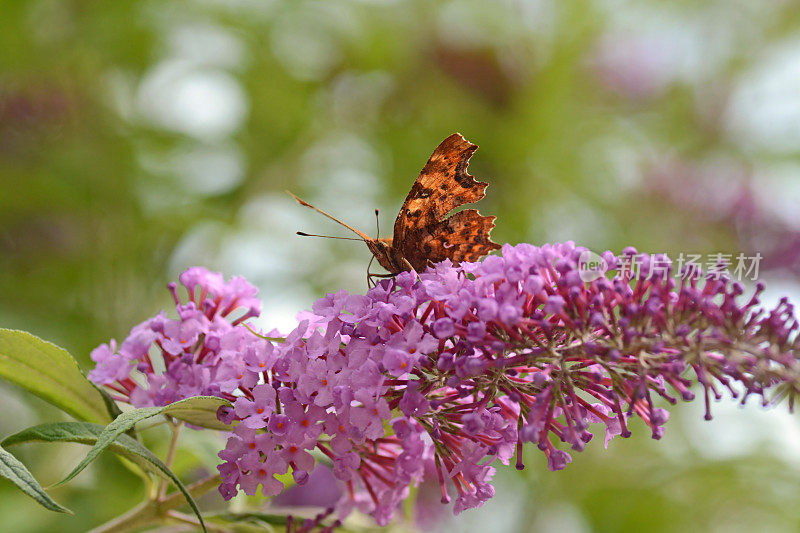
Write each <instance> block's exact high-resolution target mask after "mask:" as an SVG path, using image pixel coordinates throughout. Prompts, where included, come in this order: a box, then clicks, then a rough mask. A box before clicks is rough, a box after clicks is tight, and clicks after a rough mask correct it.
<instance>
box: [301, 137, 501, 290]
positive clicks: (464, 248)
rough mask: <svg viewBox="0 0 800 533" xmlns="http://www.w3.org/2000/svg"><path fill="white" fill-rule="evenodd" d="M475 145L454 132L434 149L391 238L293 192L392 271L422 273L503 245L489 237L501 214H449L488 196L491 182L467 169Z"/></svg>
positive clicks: (471, 212)
mask: <svg viewBox="0 0 800 533" xmlns="http://www.w3.org/2000/svg"><path fill="white" fill-rule="evenodd" d="M477 149H478V147H477V146H476V145H474V144H472V143H470V142H469V141H467V140H466V139H464V137H462V136H461V134H459V133H454V134H452V135H451V136H449V137H448V138H446V139H445V140H444V141H442V143H441V144H440V145H439V146H437V147H436V149H435V150H434V151H433V154H431V156H430V158H429V159H428V162H427V163H425V166H424V167H423V168H422V172H420V174H419V177H417V179H416V181H415V182H414V185H413V186H412V187H411V191H409V193H408V196H406V200H405V202H403V207H401V208H400V213H399V214H398V215H397V219H396V220H395V222H394V236H393V237H392V238H390V239H389V238H384V239H381V238H375V239H373V238H371V237H369V236H368V235H366V234H365V233H363V232H361V231H358V230H357V229H355V228H353V227H351V226H349V225H348V224H345V223H344V222H342V221H341V220H339V219H338V218H336V217H334V216H332V215H330V214H328V213H326V212H325V211H322V210H321V209H318V208H316V207H314V206H313V205H311V204H309V203H308V202H306V201H305V200H302V199H300V198H298V197H297V196H295V195H293V194H292V193H289V194H292V196H293V197H294V199H295V200H297V201H298V202H299V203H300V204H301V205H304V206H306V207H310V208H311V209H314V210H315V211H317V212H319V213H321V214H323V215H325V216H326V217H328V218H330V219H331V220H334V221H335V222H337V223H339V224H341V225H342V226H344V227H345V228H347V229H349V230H350V231H352V232H354V233H355V234H356V235H358V236H359V237H360V239H361V240H363V241H364V242H365V243H366V245H367V247H368V248H369V251H370V252H372V255H373V256H374V257H373V258H374V259H377V260H378V263H380V265H381V266H382V267H383V268H385V269H386V270H387V272H389V275H396V274H399V273H400V272H403V271H406V270H414V271H416V272H421V271H423V270H425V269H426V268H427V267H428V266H430V265H431V264H433V263H438V262H440V261H444V260H445V259H450V260H451V261H453V262H454V263H458V262H461V261H477V260H478V259H480V258H481V257H483V256H484V255H486V254H488V253H489V252H491V251H492V250H497V249H499V248H500V245H499V244H497V243H495V242H492V240H491V238H490V236H489V234H490V233H491V231H492V228H494V221H495V219H496V218H497V217H494V216H482V215H481V214H480V213H478V211H477V210H476V209H465V210H463V211H459V212H457V213H455V214H453V215H451V216H447V215H448V214H449V213H450V212H451V211H453V210H454V209H456V208H458V207H461V206H462V205H465V204H471V203H474V202H477V201H478V200H480V199H481V198H483V197H484V196H486V192H485V191H486V187H488V186H489V185H488V184H487V183H485V182H482V181H477V180H475V178H474V177H472V176H470V175H469V174H468V173H467V165H468V164H469V159H470V157H472V154H473V153H474V152H475V150H477ZM376 213H377V211H376ZM297 233H298V234H299V235H304V236H314V235H309V234H307V233H303V232H299V231H298V232H297Z"/></svg>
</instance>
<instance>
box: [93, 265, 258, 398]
mask: <svg viewBox="0 0 800 533" xmlns="http://www.w3.org/2000/svg"><path fill="white" fill-rule="evenodd" d="M179 279H180V283H181V285H182V286H183V287H184V288H185V290H186V293H187V300H186V301H185V302H182V300H181V296H180V295H179V294H178V288H177V285H176V284H175V283H170V284H169V286H168V288H169V290H170V292H171V293H172V296H173V299H174V301H175V308H176V311H177V315H178V318H177V319H170V318H168V317H167V315H166V313H165V312H163V311H162V312H160V313H159V314H158V315H156V316H155V317H153V318H150V319H148V320H145V321H144V322H142V323H141V324H139V325H138V326H135V327H134V328H133V329H132V330H131V333H130V335H129V336H128V337H127V338H126V339H125V340H124V341H123V342H122V343H121V344H120V345H119V347H118V346H117V344H116V342H115V341H114V340H111V342H110V343H108V344H103V345H101V346H99V347H97V348H95V349H94V350H93V351H92V354H91V357H92V360H93V361H95V363H96V366H95V368H94V369H93V370H92V371H91V372H90V373H89V379H91V380H92V381H93V382H94V383H96V384H97V385H105V386H106V387H108V389H109V390H110V391H111V393H112V397H113V398H114V399H115V400H117V401H122V402H125V403H129V404H131V405H134V406H136V407H152V406H161V405H168V404H170V403H172V402H175V401H178V400H182V399H184V398H190V397H192V396H201V395H207V396H220V397H225V398H228V399H231V400H233V399H234V396H233V394H232V393H233V392H234V391H235V390H236V389H238V387H239V385H240V383H241V369H242V368H243V366H244V360H246V359H247V358H248V357H250V356H251V355H248V354H252V353H253V352H254V350H260V349H262V346H261V345H266V344H267V343H266V341H262V340H260V339H257V338H254V337H253V335H252V334H251V333H250V332H249V331H248V330H247V329H246V328H244V327H237V326H239V325H240V324H242V323H244V322H245V321H246V320H248V319H249V318H254V317H257V316H258V315H259V314H260V313H261V301H260V300H259V299H258V298H257V294H258V290H257V289H256V288H255V287H254V286H252V285H251V284H250V283H248V282H247V281H246V280H245V279H244V278H241V277H234V278H233V279H231V280H230V281H228V282H225V280H224V278H223V277H222V275H221V274H219V273H215V272H209V271H208V270H206V269H204V268H201V267H192V268H190V269H188V270H186V271H185V272H183V274H181V276H180V278H179Z"/></svg>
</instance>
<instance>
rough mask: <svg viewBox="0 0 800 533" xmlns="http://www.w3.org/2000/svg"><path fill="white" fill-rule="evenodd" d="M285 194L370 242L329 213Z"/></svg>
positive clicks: (290, 194)
mask: <svg viewBox="0 0 800 533" xmlns="http://www.w3.org/2000/svg"><path fill="white" fill-rule="evenodd" d="M286 192H287V193H288V194H289V196H291V197H292V198H294V199H295V200H297V203H299V204H300V205H304V206H306V207H309V208H311V209H313V210H314V211H316V212H317V213H319V214H321V215H324V216H326V217H328V218H329V219H331V220H333V221H334V222H336V223H337V224H341V225H342V226H344V227H345V228H347V229H349V230H350V231H352V232H353V233H355V234H356V235H358V236H359V237H361V238H362V239H363V240H365V241H370V240H372V239H370V238H369V236H367V234H365V233H361V232H360V231H358V230H357V229H355V228H354V227H353V226H350V225H348V224H345V223H344V222H342V221H341V220H339V219H338V218H336V217H335V216H333V215H331V214H329V213H326V212H325V211H323V210H322V209H320V208H318V207H314V206H313V205H311V204H310V203H308V202H306V201H305V200H303V199H302V198H300V197H298V196H296V195H294V194H292V193H291V192H289V191H286Z"/></svg>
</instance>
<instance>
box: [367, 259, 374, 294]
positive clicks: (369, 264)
mask: <svg viewBox="0 0 800 533" xmlns="http://www.w3.org/2000/svg"><path fill="white" fill-rule="evenodd" d="M374 260H375V256H374V255H373V256H372V257H370V259H369V263H368V264H367V290H369V289H371V288H372V287H374V286H375V284H374V283H372V273H371V272H370V271H369V268H370V267H371V266H372V262H373V261H374Z"/></svg>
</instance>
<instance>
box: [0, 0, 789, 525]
mask: <svg viewBox="0 0 800 533" xmlns="http://www.w3.org/2000/svg"><path fill="white" fill-rule="evenodd" d="M455 131H458V132H461V133H462V134H463V135H464V136H465V137H466V138H467V139H468V140H470V141H472V142H474V143H476V144H478V145H480V150H479V151H478V152H477V154H476V155H475V156H474V157H473V160H472V162H471V166H470V169H471V172H472V174H473V175H475V176H476V177H478V178H479V179H483V180H486V181H489V182H490V184H491V186H490V188H489V189H488V191H487V193H488V194H487V197H486V199H484V200H483V201H482V202H481V205H480V208H481V211H482V212H483V213H484V214H495V215H498V222H497V228H496V229H495V231H494V233H493V235H494V237H495V240H496V241H498V242H501V243H502V242H511V243H517V242H531V243H535V244H541V243H544V242H554V241H563V240H568V239H571V240H575V241H576V242H578V243H579V244H581V245H585V246H588V247H590V248H592V249H593V250H597V251H602V250H605V249H612V250H615V251H620V250H621V249H622V248H623V247H625V246H631V245H632V246H636V247H637V248H638V249H640V250H642V251H648V252H665V253H669V254H673V255H674V254H678V253H681V252H684V253H699V254H713V253H732V254H736V253H740V252H742V253H747V254H754V253H756V252H758V253H761V254H762V256H763V261H762V262H761V271H760V278H761V279H763V280H765V281H767V282H768V283H769V286H770V287H771V292H770V293H769V295H768V298H767V299H768V300H770V301H774V300H775V299H776V298H777V297H779V296H780V295H783V294H792V295H798V294H799V293H800V291H798V289H797V281H798V276H797V273H798V272H800V210H799V209H797V205H798V202H800V6H798V4H797V2H796V1H794V0H770V1H768V2H765V1H763V0H758V1H756V0H717V1H708V2H699V1H690V0H682V1H680V0H671V1H664V0H652V1H644V0H640V1H625V0H560V1H558V0H495V1H492V2H487V1H478V0H451V1H445V2H429V1H412V0H408V1H403V0H384V1H381V0H359V1H356V0H325V1H301V0H296V1H283V2H282V1H269V0H195V1H188V0H187V1H178V0H163V1H142V2H128V1H114V2H95V1H77V0H27V1H15V0H4V1H3V2H2V3H0V325H1V326H3V327H10V328H19V329H26V330H29V331H32V332H33V333H35V334H37V335H39V336H41V337H43V338H45V339H48V340H51V341H53V342H55V343H57V344H59V345H61V346H64V347H65V348H67V349H68V350H69V351H70V352H71V353H73V354H74V355H75V356H76V357H77V358H78V359H79V360H80V362H81V363H82V364H83V365H84V367H85V368H90V363H91V361H90V360H89V357H88V354H89V352H90V351H91V349H92V348H94V347H95V346H97V345H98V344H100V343H102V342H106V341H107V340H108V339H109V338H111V337H114V338H117V339H118V340H121V339H122V338H124V337H125V335H126V334H127V332H128V330H129V329H130V328H131V327H132V326H133V325H134V324H136V323H138V322H140V321H141V320H144V319H145V318H147V317H149V316H151V315H153V314H155V313H156V312H157V311H158V310H159V309H162V308H168V307H169V305H170V298H169V295H168V293H167V291H166V290H164V286H165V285H166V283H167V282H168V281H171V280H173V279H175V278H176V276H177V274H178V273H179V272H180V271H182V270H183V269H184V268H185V267H187V266H190V265H203V266H206V267H209V268H211V269H215V270H221V271H223V272H224V273H225V274H226V276H230V275H244V276H245V277H247V278H248V279H249V280H250V281H252V282H253V283H255V284H256V285H258V286H259V287H260V289H261V295H262V296H263V298H264V302H265V313H264V317H263V319H262V325H264V326H270V327H272V326H275V327H280V328H284V329H285V328H288V327H291V326H292V324H293V323H294V314H295V313H296V312H297V311H298V310H300V309H303V308H307V307H309V306H310V304H311V303H312V302H313V300H314V299H316V298H318V297H320V296H322V295H324V294H325V293H326V292H330V291H335V290H337V289H339V288H343V287H344V288H347V289H349V290H351V291H358V292H360V291H363V290H364V289H365V285H366V283H365V268H366V264H367V262H368V261H369V257H370V255H369V252H368V251H367V249H366V247H365V246H363V245H360V244H358V243H348V242H343V241H332V240H321V239H316V240H314V239H301V238H299V237H296V236H295V234H294V232H295V231H296V230H305V231H308V232H315V233H317V232H318V233H330V234H335V235H343V233H342V232H341V230H340V228H338V227H336V226H335V225H334V224H332V223H331V222H329V221H327V220H326V219H324V218H323V217H321V216H319V215H317V214H315V213H313V212H312V211H310V210H307V209H303V208H302V207H300V206H298V205H297V204H295V203H293V201H292V200H291V199H290V198H289V197H288V196H287V195H286V194H285V193H284V192H283V191H284V190H285V189H291V190H292V191H293V192H295V193H297V194H299V195H301V196H303V197H304V198H305V199H307V200H308V201H311V202H313V203H315V204H316V205H318V206H319V207H321V208H323V209H326V210H329V211H331V212H333V213H334V214H336V215H338V216H340V217H341V218H343V219H345V220H346V221H348V222H349V223H351V224H353V225H355V226H356V227H359V228H361V229H362V230H363V231H365V232H367V233H370V234H372V233H373V232H374V229H373V228H374V224H375V221H374V211H373V210H374V208H376V207H377V208H380V210H381V225H382V228H383V233H384V235H386V234H387V232H388V231H389V229H390V228H391V225H392V222H393V219H394V215H395V213H396V212H397V210H398V209H399V206H400V203H401V202H402V200H403V198H404V197H405V194H406V193H407V191H408V189H409V187H410V185H411V183H412V182H413V180H414V179H415V177H416V175H417V173H418V172H419V170H420V168H421V167H422V165H423V164H424V162H425V161H426V159H427V157H428V156H429V154H430V153H431V151H432V150H433V148H434V147H435V146H436V145H437V144H438V143H439V142H440V141H441V140H442V139H444V138H445V137H446V136H448V135H449V134H450V133H453V132H455ZM797 300H798V301H800V297H798V298H797ZM0 405H2V410H0V435H2V436H5V435H8V434H10V433H12V432H15V431H18V430H20V429H22V428H24V427H26V426H28V425H31V424H34V423H37V422H40V421H45V420H54V419H56V418H58V417H59V416H60V415H59V414H58V413H56V412H54V411H53V410H52V409H49V408H48V407H47V406H46V405H45V404H43V402H40V401H38V400H36V399H32V398H31V397H29V396H27V395H25V394H22V393H21V392H20V391H19V390H16V389H14V388H13V387H11V386H8V385H6V384H0ZM785 411H786V408H785V406H782V407H780V408H778V409H773V410H770V411H763V410H761V409H760V408H759V406H758V405H756V404H750V405H748V406H747V407H746V408H745V409H740V408H738V407H737V406H736V405H735V404H733V402H732V401H730V400H727V401H725V402H722V403H720V404H718V405H717V406H715V413H716V414H717V417H716V418H715V419H714V420H713V421H711V422H704V421H702V413H701V410H700V406H699V405H683V406H679V408H677V409H674V410H673V418H672V420H671V421H670V422H669V423H668V425H667V433H666V436H665V437H664V438H663V439H662V441H661V442H656V441H652V440H650V439H649V432H648V431H647V430H646V429H645V428H644V427H643V426H642V425H641V424H639V425H635V426H634V437H633V438H631V439H629V440H622V439H619V440H615V441H614V442H612V444H611V445H610V447H609V449H608V450H605V449H603V447H602V443H601V442H593V443H592V444H591V445H590V446H589V447H588V449H587V451H586V452H584V453H582V454H574V461H573V464H571V465H570V466H569V467H568V468H567V470H566V471H564V472H557V473H551V472H548V471H547V470H546V468H545V462H544V458H543V457H542V456H541V454H539V453H537V452H535V451H534V450H529V451H528V453H529V457H528V460H527V464H528V468H527V469H526V470H525V471H524V472H522V473H518V472H516V471H514V470H513V469H512V468H507V469H501V471H500V472H499V473H498V476H497V478H496V479H497V480H498V484H497V495H496V497H495V498H494V499H493V500H492V501H491V502H490V503H489V504H487V505H486V506H485V507H484V508H482V509H480V510H478V511H472V512H467V513H465V514H462V515H461V516H459V517H457V518H456V519H455V520H454V521H453V522H444V523H440V524H439V526H437V527H438V528H439V529H441V530H442V531H453V530H459V531H484V530H486V529H491V530H492V531H497V532H505V531H521V532H528V531H530V532H540V531H541V532H546V531H560V532H589V531H611V532H616V531H620V532H622V531H657V532H662V531H663V532H672V531H689V530H691V531H726V532H730V531H797V530H800V505H798V502H800V431H798V424H797V422H796V420H795V419H794V418H792V417H791V416H790V415H788V414H787V413H786V412H785ZM214 446H215V442H214V441H213V439H211V437H206V436H199V435H194V436H192V437H190V438H189V442H188V444H187V445H186V447H185V454H184V458H185V459H184V460H183V461H182V463H179V465H178V467H179V473H180V474H182V475H183V476H184V477H186V478H188V479H191V478H192V476H193V475H195V474H196V473H197V469H198V467H197V461H195V460H194V459H197V458H201V459H202V460H203V461H206V464H207V465H208V467H211V468H213V465H214V460H213V450H214ZM14 452H15V453H16V454H18V456H19V457H20V458H22V459H23V460H24V461H25V462H26V463H27V464H28V465H30V467H31V469H32V470H33V472H34V473H35V474H36V475H37V476H38V478H39V479H40V480H41V481H42V483H44V484H49V483H53V482H55V481H57V480H58V479H60V478H61V477H63V475H64V474H65V473H66V472H67V471H68V470H69V469H71V467H72V466H74V464H75V463H76V462H77V461H78V460H79V458H80V456H81V453H85V449H84V448H81V447H79V446H75V447H59V446H55V445H53V446H44V445H42V446H36V447H30V448H24V449H15V450H14ZM51 493H52V494H53V496H54V497H55V498H56V499H57V500H58V501H59V502H60V503H62V504H64V505H66V506H68V507H71V508H73V509H75V510H76V511H77V516H74V517H70V516H66V515H55V514H51V513H48V512H47V511H44V510H42V509H41V508H39V507H38V506H37V505H36V504H35V503H33V502H32V501H31V500H29V499H28V498H26V497H25V496H23V495H21V494H19V493H18V492H17V491H16V490H15V489H13V488H11V485H10V484H9V483H7V482H4V481H0V531H15V532H39V531H64V532H67V531H85V530H86V529H88V528H90V527H92V526H94V525H97V524H99V523H100V522H102V521H105V520H107V519H109V518H111V517H113V516H115V515H117V514H119V513H121V512H122V511H124V510H126V509H127V508H128V507H131V506H133V505H134V504H135V503H136V501H138V499H139V498H141V496H142V488H141V485H140V484H139V483H138V481H137V479H136V478H135V477H134V476H133V475H132V474H130V473H129V472H127V471H126V470H125V469H124V468H122V467H120V466H119V464H118V463H115V462H114V460H113V459H112V458H105V459H104V460H102V461H101V462H99V463H97V464H96V466H95V467H94V468H91V469H90V470H89V471H88V472H86V473H84V474H82V475H81V476H80V477H79V478H78V479H76V480H75V481H73V482H71V483H70V484H68V485H67V486H64V487H59V488H55V489H53V490H52V492H51ZM211 500H213V498H211ZM213 504H214V502H213V501H210V502H208V503H207V505H213ZM449 512H450V511H449V509H445V513H444V517H445V518H446V517H447V516H448V513H449ZM448 520H449V519H448ZM431 527H432V526H431Z"/></svg>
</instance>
